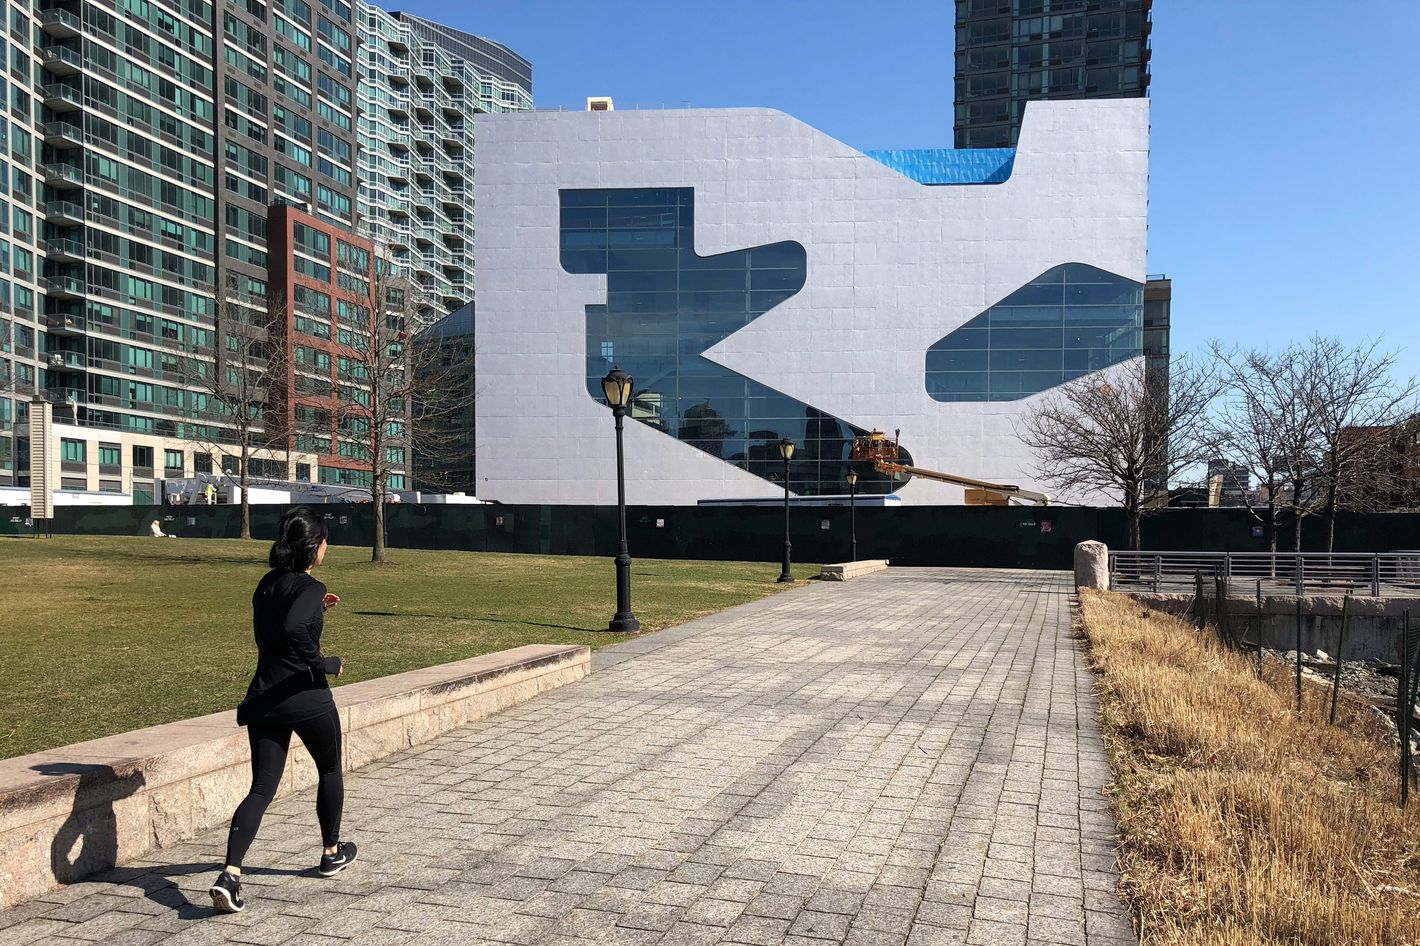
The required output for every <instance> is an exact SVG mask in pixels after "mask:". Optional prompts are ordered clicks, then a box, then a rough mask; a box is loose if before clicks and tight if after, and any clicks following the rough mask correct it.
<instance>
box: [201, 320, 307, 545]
mask: <svg viewBox="0 0 1420 946" xmlns="http://www.w3.org/2000/svg"><path fill="white" fill-rule="evenodd" d="M219 308H220V310H221V311H220V312H219V316H218V319H217V325H218V332H219V338H218V341H217V350H216V357H215V358H211V359H209V358H207V357H201V356H199V355H198V354H196V353H191V352H189V353H187V354H185V355H183V356H182V357H181V359H180V363H179V366H178V374H179V375H180V377H181V378H182V383H183V385H184V386H185V387H187V388H190V389H192V390H193V391H195V392H197V403H196V405H195V407H194V410H193V411H192V412H191V415H190V422H189V425H188V434H189V438H188V439H191V440H193V441H194V442H196V443H199V444H204V445H206V446H208V447H211V448H213V450H214V451H215V452H217V453H219V454H226V453H227V452H228V451H235V454H236V458H237V486H238V488H239V490H240V492H241V508H242V513H241V515H242V523H241V537H242V538H244V539H249V538H251V499H250V492H251V490H250V487H251V464H252V459H253V455H254V454H256V453H258V452H266V451H274V452H279V453H282V454H287V453H288V450H289V425H288V423H287V417H286V411H285V409H284V405H285V402H286V387H287V368H288V366H289V364H290V361H289V356H290V352H289V351H288V350H287V347H286V346H285V345H284V344H282V343H281V341H280V340H279V339H273V338H272V335H273V334H278V333H281V334H284V326H282V324H281V323H282V320H283V318H284V313H281V312H272V311H270V310H269V309H267V308H266V306H265V301H264V300H263V301H262V303H261V304H260V306H257V305H253V306H238V305H223V306H219ZM218 462H219V463H220V462H221V461H220V460H219V461H218Z"/></svg>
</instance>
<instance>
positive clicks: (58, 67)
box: [39, 46, 84, 76]
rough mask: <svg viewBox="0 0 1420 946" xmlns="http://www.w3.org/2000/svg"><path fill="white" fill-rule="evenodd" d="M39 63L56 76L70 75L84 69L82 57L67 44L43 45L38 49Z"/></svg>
mask: <svg viewBox="0 0 1420 946" xmlns="http://www.w3.org/2000/svg"><path fill="white" fill-rule="evenodd" d="M39 61H40V63H41V64H42V65H43V66H44V67H45V68H46V69H48V70H49V71H50V72H52V73H54V74H55V75H57V76H72V75H74V74H75V73H78V72H82V71H83V69H84V57H83V55H82V54H81V53H80V52H79V51H78V50H76V49H70V48H69V47H67V46H44V47H42V48H41V49H40V51H39Z"/></svg>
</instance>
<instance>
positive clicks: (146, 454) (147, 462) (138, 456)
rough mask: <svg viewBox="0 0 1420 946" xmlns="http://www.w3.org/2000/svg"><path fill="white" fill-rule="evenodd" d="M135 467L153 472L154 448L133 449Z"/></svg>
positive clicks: (136, 447)
mask: <svg viewBox="0 0 1420 946" xmlns="http://www.w3.org/2000/svg"><path fill="white" fill-rule="evenodd" d="M133 465H134V466H136V467H141V468H142V469H145V470H151V469H152V468H153V448H152V447H138V446H135V447H134V448H133Z"/></svg>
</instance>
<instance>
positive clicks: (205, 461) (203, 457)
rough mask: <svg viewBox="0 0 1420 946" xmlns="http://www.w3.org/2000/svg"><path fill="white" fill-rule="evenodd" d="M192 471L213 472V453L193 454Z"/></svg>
mask: <svg viewBox="0 0 1420 946" xmlns="http://www.w3.org/2000/svg"><path fill="white" fill-rule="evenodd" d="M192 472H194V473H211V472H212V454H210V453H194V454H193V455H192Z"/></svg>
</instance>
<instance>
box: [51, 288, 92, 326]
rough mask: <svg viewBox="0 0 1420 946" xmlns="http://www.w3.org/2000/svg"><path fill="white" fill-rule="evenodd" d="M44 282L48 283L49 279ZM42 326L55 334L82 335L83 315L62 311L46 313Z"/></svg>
mask: <svg viewBox="0 0 1420 946" xmlns="http://www.w3.org/2000/svg"><path fill="white" fill-rule="evenodd" d="M45 283H46V284H48V283H49V280H45ZM44 327H45V329H46V330H47V331H49V332H51V333H53V334H55V335H83V334H84V317H83V316H82V315H66V314H65V313H63V312H52V313H46V314H45V317H44Z"/></svg>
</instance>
